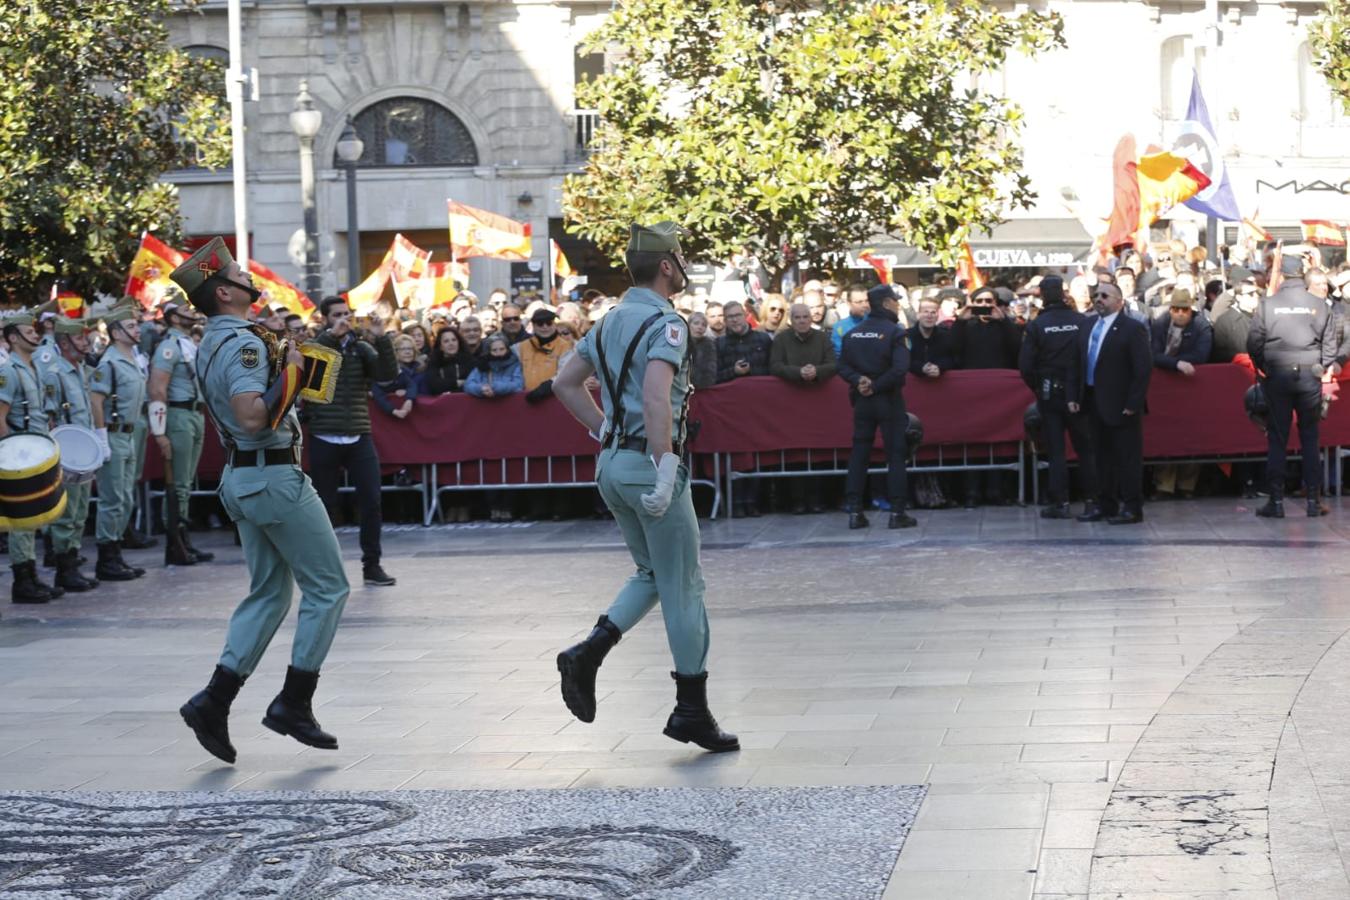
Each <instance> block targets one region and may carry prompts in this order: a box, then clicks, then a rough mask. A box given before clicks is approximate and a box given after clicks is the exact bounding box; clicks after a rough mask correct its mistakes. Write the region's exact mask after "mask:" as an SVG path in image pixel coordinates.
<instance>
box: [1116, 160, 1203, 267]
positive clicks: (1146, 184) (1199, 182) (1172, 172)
mask: <svg viewBox="0 0 1350 900" xmlns="http://www.w3.org/2000/svg"><path fill="white" fill-rule="evenodd" d="M1134 154H1135V142H1134V135H1130V134H1127V135H1125V136H1124V137H1122V138H1121V139H1120V141H1119V143H1117V144H1116V149H1115V153H1114V155H1113V157H1112V163H1111V172H1112V183H1113V186H1114V194H1115V200H1114V203H1113V204H1112V208H1111V216H1110V218H1108V219H1107V224H1106V233H1105V234H1104V235H1102V237H1100V238H1099V239H1098V241H1097V244H1098V246H1099V248H1100V249H1102V250H1103V251H1107V250H1114V249H1115V248H1116V247H1119V246H1121V245H1123V244H1132V245H1134V247H1135V249H1136V250H1139V251H1140V252H1142V251H1143V250H1144V249H1145V247H1146V246H1147V244H1148V227H1149V226H1150V225H1152V224H1153V223H1154V222H1156V221H1158V220H1159V219H1160V218H1162V217H1163V216H1165V215H1167V213H1168V212H1170V211H1171V210H1172V208H1173V207H1175V206H1179V205H1180V204H1182V203H1185V202H1186V201H1187V200H1189V199H1191V198H1192V197H1194V196H1195V195H1196V194H1198V193H1200V192H1201V191H1203V190H1204V189H1205V188H1207V187H1209V183H1210V180H1209V176H1208V175H1206V174H1205V173H1204V172H1201V171H1200V170H1199V169H1197V168H1196V167H1195V166H1193V165H1192V164H1191V163H1190V161H1189V160H1187V159H1186V158H1185V157H1182V156H1177V155H1175V154H1172V153H1167V152H1165V151H1158V152H1154V153H1146V154H1144V155H1143V156H1141V157H1140V158H1139V159H1138V161H1136V160H1135V158H1134Z"/></svg>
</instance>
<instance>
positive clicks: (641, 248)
mask: <svg viewBox="0 0 1350 900" xmlns="http://www.w3.org/2000/svg"><path fill="white" fill-rule="evenodd" d="M688 233H689V232H687V231H685V230H684V229H683V228H681V227H680V226H679V225H676V224H675V223H674V222H657V223H656V224H655V225H637V224H634V225H633V226H632V228H631V230H630V232H629V235H628V252H629V253H682V252H683V251H681V250H680V238H681V237H682V236H684V235H687V234H688Z"/></svg>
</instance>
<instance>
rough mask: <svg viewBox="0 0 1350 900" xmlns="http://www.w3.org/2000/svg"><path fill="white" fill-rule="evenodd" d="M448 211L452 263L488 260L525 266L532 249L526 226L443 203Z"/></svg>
mask: <svg viewBox="0 0 1350 900" xmlns="http://www.w3.org/2000/svg"><path fill="white" fill-rule="evenodd" d="M445 202H446V204H447V205H448V206H449V208H450V253H451V255H452V256H454V258H455V259H469V258H471V257H474V256H489V257H492V258H493V259H511V260H515V261H516V262H525V261H526V260H528V259H529V258H530V252H531V250H532V249H533V245H532V243H531V240H530V226H529V224H528V223H522V222H516V221H514V220H512V219H508V218H506V217H505V216H499V215H497V214H496V213H490V212H487V211H486V210H481V209H475V208H474V207H472V206H465V205H464V204H463V203H456V202H455V201H454V200H447V201H445Z"/></svg>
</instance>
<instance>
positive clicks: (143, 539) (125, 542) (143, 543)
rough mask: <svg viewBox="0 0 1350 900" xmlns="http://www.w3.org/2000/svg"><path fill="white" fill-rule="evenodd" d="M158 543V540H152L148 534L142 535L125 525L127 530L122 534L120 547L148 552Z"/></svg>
mask: <svg viewBox="0 0 1350 900" xmlns="http://www.w3.org/2000/svg"><path fill="white" fill-rule="evenodd" d="M158 543H159V539H158V538H153V537H151V536H150V535H148V534H142V533H141V532H139V531H137V530H136V529H135V528H133V527H132V526H131V524H130V523H128V524H127V530H126V531H125V532H123V533H122V546H124V547H126V548H127V549H128V550H149V549H150V548H151V547H153V546H155V545H156V544H158Z"/></svg>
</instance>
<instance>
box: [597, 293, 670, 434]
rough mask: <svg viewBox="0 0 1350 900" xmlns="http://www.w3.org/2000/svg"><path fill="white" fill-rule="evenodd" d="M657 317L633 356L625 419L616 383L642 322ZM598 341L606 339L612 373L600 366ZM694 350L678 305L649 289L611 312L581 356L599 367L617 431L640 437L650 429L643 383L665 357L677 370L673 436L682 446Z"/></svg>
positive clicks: (626, 384)
mask: <svg viewBox="0 0 1350 900" xmlns="http://www.w3.org/2000/svg"><path fill="white" fill-rule="evenodd" d="M654 313H661V314H662V315H661V318H659V319H657V320H656V321H655V322H653V323H652V324H651V325H649V326H647V331H646V333H645V336H644V338H643V340H642V341H641V342H639V343H638V347H637V351H636V352H635V353H634V354H633V362H632V364H631V365H630V367H629V369H628V379H627V380H626V381H625V382H624V388H623V396H622V397H621V398H620V401H619V402H620V403H622V404H623V417H622V419H620V418H619V417H618V415H617V414H616V412H615V410H613V409H612V408H611V407H612V406H613V404H612V402H611V401H610V395H609V389H610V386H611V384H610V379H611V378H615V379H616V378H618V376H619V366H621V365H622V364H623V357H624V354H625V353H627V352H628V345H629V344H631V343H632V342H633V337H634V335H636V334H637V332H638V329H639V328H641V327H642V323H643V322H646V321H647V319H648V318H650V317H651V316H652V315H653V314H654ZM597 339H599V340H603V341H604V351H605V361H606V362H607V363H608V364H609V371H603V370H604V368H605V367H604V366H601V365H600V356H599V354H598V353H597V352H596V347H595V342H596V340H597ZM688 348H689V327H688V325H686V324H685V321H684V319H683V318H681V317H680V314H679V313H677V312H675V307H673V306H671V304H670V301H669V300H667V299H665V298H664V297H662V296H661V295H660V294H658V293H656V292H655V291H653V290H651V289H649V288H630V289H629V290H628V292H627V293H625V294H624V295H623V300H621V301H620V302H619V305H618V306H616V307H614V308H613V309H611V310H610V311H609V312H608V313H606V314H605V317H604V319H602V320H601V322H600V325H599V326H597V327H596V328H593V329H591V332H590V333H589V334H587V335H586V336H585V337H584V338H582V339H581V343H579V344H578V345H577V353H579V354H580V355H581V358H582V359H584V360H586V361H587V362H588V363H590V364H591V366H593V367H594V368H595V370H596V372H597V374H598V376H599V378H600V383H601V388H600V399H601V403H602V405H603V408H604V411H605V418H606V419H608V420H609V421H610V422H611V423H613V426H614V427H618V425H619V423H620V422H622V425H623V433H624V434H625V435H627V436H628V437H634V438H640V437H646V435H647V429H646V426H645V425H644V424H643V421H642V382H643V379H644V378H645V377H646V374H647V363H649V362H650V361H652V360H654V359H659V360H662V361H664V362H668V363H670V364H671V365H672V366H674V367H675V380H674V382H673V383H672V384H671V386H670V408H671V414H672V416H673V421H672V423H671V435H672V437H673V439H674V441H675V442H676V443H680V442H682V441H683V440H684V432H683V425H684V422H683V419H682V416H681V413H682V411H683V409H684V402H685V398H686V397H687V396H688V395H689V393H690V387H689V359H688Z"/></svg>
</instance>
